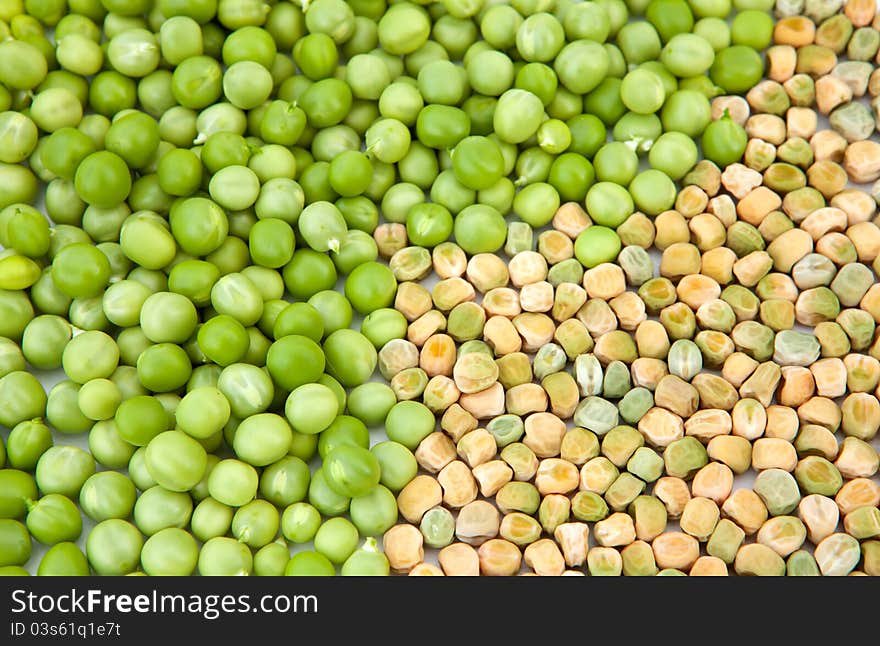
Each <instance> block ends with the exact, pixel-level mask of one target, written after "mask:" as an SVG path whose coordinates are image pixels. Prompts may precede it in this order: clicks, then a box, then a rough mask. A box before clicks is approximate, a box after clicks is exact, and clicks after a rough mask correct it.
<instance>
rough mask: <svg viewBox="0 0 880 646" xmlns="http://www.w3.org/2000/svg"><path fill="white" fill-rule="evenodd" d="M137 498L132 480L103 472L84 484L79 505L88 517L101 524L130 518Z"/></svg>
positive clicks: (113, 472)
mask: <svg viewBox="0 0 880 646" xmlns="http://www.w3.org/2000/svg"><path fill="white" fill-rule="evenodd" d="M136 498H137V492H136V491H135V486H134V483H132V481H131V480H129V479H128V478H126V477H125V476H124V475H122V474H121V473H117V472H116V471H101V472H99V473H95V474H94V475H92V476H91V477H89V479H88V480H86V481H85V482H84V483H83V486H82V489H81V490H80V492H79V505H80V507H81V508H82V510H83V512H84V513H85V514H86V516H88V517H89V518H91V519H92V520H94V521H95V522H96V523H100V522H101V521H103V520H107V519H109V518H122V519H125V518H128V517H129V516H130V515H131V512H132V510H133V509H134V503H135V500H136Z"/></svg>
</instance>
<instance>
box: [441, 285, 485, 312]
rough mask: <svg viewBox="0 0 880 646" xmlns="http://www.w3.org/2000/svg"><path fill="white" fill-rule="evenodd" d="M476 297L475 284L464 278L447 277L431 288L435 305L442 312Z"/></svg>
mask: <svg viewBox="0 0 880 646" xmlns="http://www.w3.org/2000/svg"><path fill="white" fill-rule="evenodd" d="M475 297H476V293H475V292H474V286H473V285H471V284H470V283H469V282H467V281H466V280H464V279H463V278H458V277H453V278H445V279H443V280H441V281H439V282H438V283H437V284H436V285H434V288H433V289H432V290H431V298H432V299H433V300H434V307H436V308H437V309H438V310H440V311H441V312H448V311H449V310H451V309H452V308H453V307H455V306H456V305H458V304H459V303H464V302H466V301H472V300H474V298H475Z"/></svg>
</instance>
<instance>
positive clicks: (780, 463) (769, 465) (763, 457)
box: [752, 437, 798, 472]
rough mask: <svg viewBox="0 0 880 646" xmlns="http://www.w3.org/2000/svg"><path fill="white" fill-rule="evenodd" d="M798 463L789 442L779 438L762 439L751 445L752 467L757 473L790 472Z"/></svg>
mask: <svg viewBox="0 0 880 646" xmlns="http://www.w3.org/2000/svg"><path fill="white" fill-rule="evenodd" d="M797 463H798V455H797V451H795V448H794V445H792V444H791V442H788V441H786V440H782V439H779V438H770V437H762V438H758V439H757V440H755V443H754V444H753V445H752V466H753V467H754V468H755V469H757V470H758V471H761V470H764V469H782V470H783V471H788V472H792V471H794V468H795V467H796V466H797Z"/></svg>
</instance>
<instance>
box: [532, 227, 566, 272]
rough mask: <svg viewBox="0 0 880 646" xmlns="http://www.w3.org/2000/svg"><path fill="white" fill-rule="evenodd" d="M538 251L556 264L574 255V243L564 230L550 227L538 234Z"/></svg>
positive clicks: (549, 261) (551, 262) (548, 260)
mask: <svg viewBox="0 0 880 646" xmlns="http://www.w3.org/2000/svg"><path fill="white" fill-rule="evenodd" d="M538 253H540V254H541V255H542V256H544V258H546V259H547V262H548V263H549V264H551V265H555V264H556V263H559V262H562V261H563V260H568V259H569V258H573V257H574V243H573V242H572V240H571V238H569V237H568V236H567V235H566V234H565V233H563V232H562V231H556V230H554V229H550V230H548V231H543V232H542V233H540V234H539V235H538Z"/></svg>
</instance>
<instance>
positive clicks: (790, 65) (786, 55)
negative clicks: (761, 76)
mask: <svg viewBox="0 0 880 646" xmlns="http://www.w3.org/2000/svg"><path fill="white" fill-rule="evenodd" d="M765 55H766V57H767V78H770V79H772V80H774V81H776V82H777V83H784V82H785V81H787V80H788V79H790V78H791V77H792V76H794V70H795V67H796V65H797V50H796V49H795V48H794V47H792V46H791V45H782V44H780V45H773V46H772V47H769V48H767V51H766V52H765Z"/></svg>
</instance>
